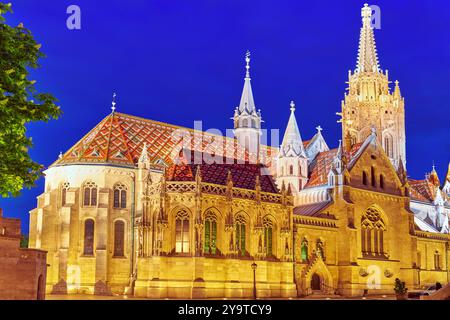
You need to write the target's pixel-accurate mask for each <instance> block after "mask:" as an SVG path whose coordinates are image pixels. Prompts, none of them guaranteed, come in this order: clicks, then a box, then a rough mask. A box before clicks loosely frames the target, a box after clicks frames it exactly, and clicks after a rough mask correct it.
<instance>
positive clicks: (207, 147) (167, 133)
mask: <svg viewBox="0 0 450 320" xmlns="http://www.w3.org/2000/svg"><path fill="white" fill-rule="evenodd" d="M184 132H186V133H189V134H191V136H195V137H198V138H197V139H196V138H194V139H192V140H193V141H194V142H193V145H191V146H189V147H190V148H192V149H194V150H197V151H207V152H215V154H217V155H223V153H224V150H232V147H233V145H235V143H236V140H235V139H233V138H229V137H221V136H217V135H214V134H210V133H204V132H200V131H194V130H193V129H189V128H183V127H179V126H175V125H170V124H166V123H162V122H158V121H153V120H148V119H144V118H139V117H135V116H131V115H126V114H123V113H118V112H114V113H111V114H110V115H108V116H107V117H106V118H104V119H103V120H102V121H101V122H100V123H99V124H98V125H97V126H95V128H93V129H92V130H91V131H90V132H89V133H88V134H87V135H85V136H84V137H83V138H82V139H81V140H80V141H78V142H77V143H76V144H75V145H74V146H73V147H72V148H70V149H69V151H67V152H66V153H64V155H62V157H61V158H60V159H58V160H57V161H56V162H55V163H53V166H55V165H64V164H72V163H107V164H115V165H123V166H134V165H135V164H136V163H137V161H138V158H139V156H140V154H141V152H142V149H143V146H144V143H147V148H148V156H149V159H150V161H151V163H152V164H156V165H158V164H165V165H168V166H169V165H171V164H172V163H173V161H172V159H173V158H174V157H173V156H174V152H175V155H176V154H177V152H178V151H179V150H175V149H176V146H177V145H179V142H180V141H181V140H182V138H183V133H184ZM202 135H203V137H204V138H203V139H202ZM220 138H223V140H222V141H220V140H218V139H220ZM213 141H216V143H214V142H213ZM219 146H225V147H220V148H219ZM261 149H262V150H261V151H262V152H264V151H266V152H267V155H268V156H267V157H264V158H262V161H264V163H265V164H266V165H267V166H269V167H270V165H271V161H272V158H273V157H274V156H275V155H276V154H277V152H278V151H277V149H276V148H271V147H268V146H264V145H263V146H261ZM238 150H240V151H238V152H237V154H234V155H231V157H233V158H239V159H245V158H246V157H248V155H245V154H244V153H243V152H242V149H238ZM226 156H230V155H228V154H226Z"/></svg>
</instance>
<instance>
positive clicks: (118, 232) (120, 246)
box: [114, 220, 125, 257]
mask: <svg viewBox="0 0 450 320" xmlns="http://www.w3.org/2000/svg"><path fill="white" fill-rule="evenodd" d="M124 244H125V222H123V221H122V220H117V221H116V222H114V257H123V256H124Z"/></svg>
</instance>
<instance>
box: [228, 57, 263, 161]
mask: <svg viewBox="0 0 450 320" xmlns="http://www.w3.org/2000/svg"><path fill="white" fill-rule="evenodd" d="M245 62H246V66H245V68H246V73H245V78H244V89H243V90H242V96H241V102H240V103H239V107H236V109H235V111H234V117H233V118H232V119H233V120H234V136H235V137H236V139H237V140H238V142H239V144H240V145H241V146H242V147H244V148H245V149H246V150H248V151H249V152H251V153H254V154H259V144H260V136H261V122H262V119H261V110H258V111H257V110H256V107H255V101H254V100H253V92H252V85H251V78H250V52H249V51H247V53H246V54H245Z"/></svg>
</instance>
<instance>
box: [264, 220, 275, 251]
mask: <svg viewBox="0 0 450 320" xmlns="http://www.w3.org/2000/svg"><path fill="white" fill-rule="evenodd" d="M263 226H264V249H265V253H266V256H268V257H270V256H272V255H273V222H272V221H271V220H270V219H268V218H264V221H263Z"/></svg>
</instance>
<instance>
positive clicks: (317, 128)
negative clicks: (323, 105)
mask: <svg viewBox="0 0 450 320" xmlns="http://www.w3.org/2000/svg"><path fill="white" fill-rule="evenodd" d="M316 130H317V133H321V132H322V130H323V129H322V127H321V126H320V125H318V126H317V127H316ZM339 141H341V140H339Z"/></svg>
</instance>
